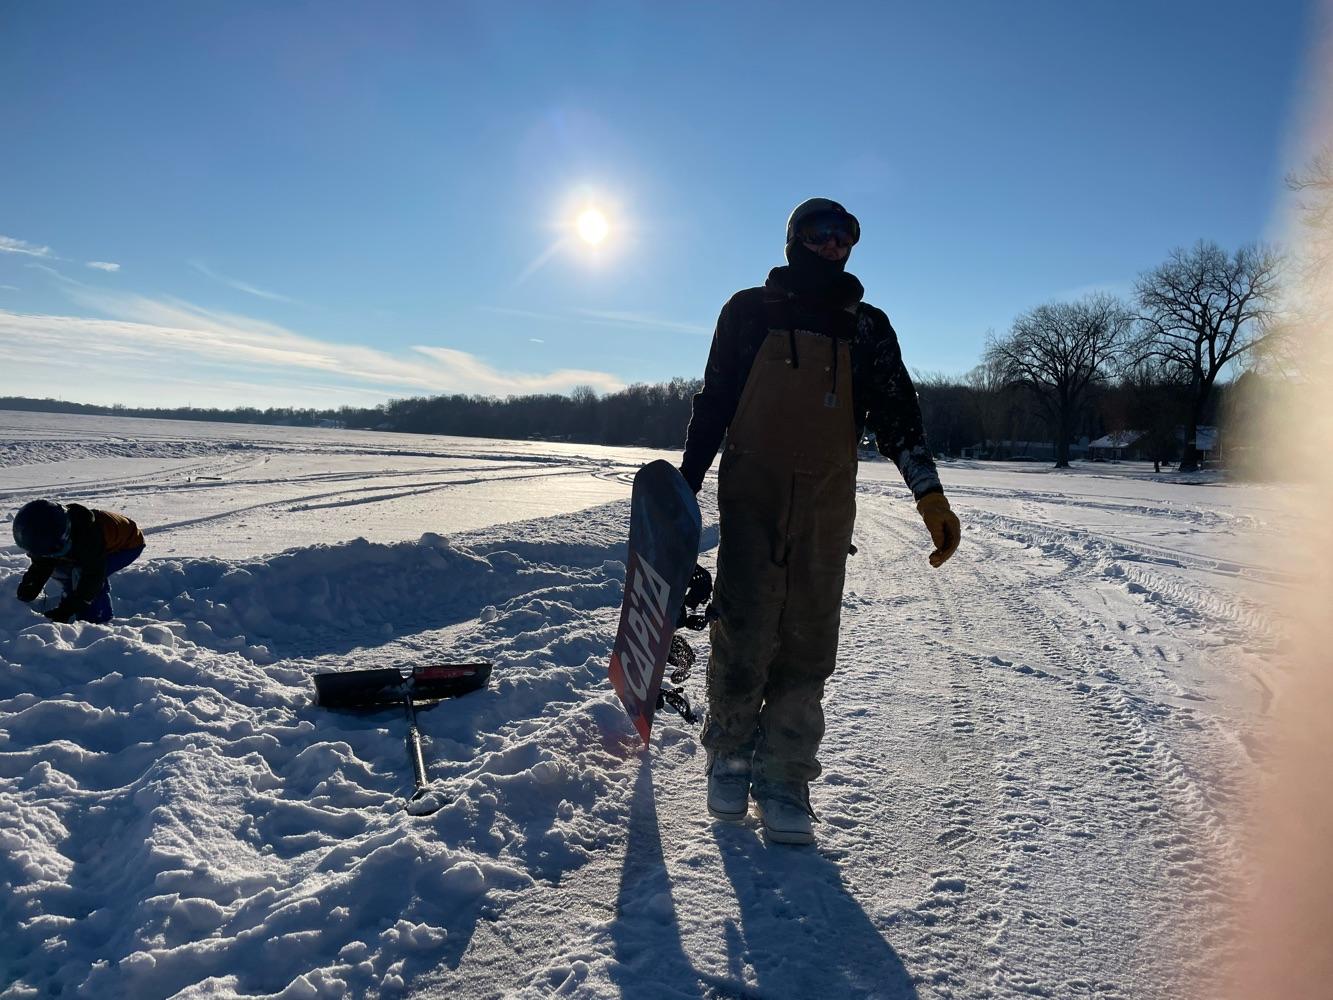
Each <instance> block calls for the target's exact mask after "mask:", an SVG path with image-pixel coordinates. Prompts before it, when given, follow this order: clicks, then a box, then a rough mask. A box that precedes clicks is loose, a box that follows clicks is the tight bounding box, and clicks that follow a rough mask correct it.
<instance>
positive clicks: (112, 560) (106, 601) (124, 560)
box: [52, 545, 144, 625]
mask: <svg viewBox="0 0 1333 1000" xmlns="http://www.w3.org/2000/svg"><path fill="white" fill-rule="evenodd" d="M143 550H144V547H143V546H142V545H140V546H139V547H138V548H137V549H124V550H122V551H120V552H112V553H110V554H108V555H107V557H106V580H105V582H103V584H102V589H101V590H100V591H98V593H97V596H96V597H94V598H93V599H92V600H91V601H89V602H88V607H86V608H84V609H83V610H82V611H81V612H79V613H78V614H77V615H75V616H74V621H84V622H92V623H93V624H94V625H104V624H105V623H107V622H109V621H110V620H111V616H112V613H113V609H112V605H111V574H112V573H116V572H119V571H120V570H122V569H124V568H125V567H126V566H128V565H129V564H130V563H132V562H134V560H136V559H138V558H139V557H140V556H141V555H143ZM52 575H53V576H54V577H55V579H56V580H58V581H59V582H60V586H61V588H62V590H63V592H62V595H61V596H62V598H63V596H64V594H68V593H69V592H70V590H71V589H72V586H73V581H72V578H71V576H70V575H69V574H68V571H67V572H66V573H61V571H60V570H56V572H55V573H54V574H52Z"/></svg>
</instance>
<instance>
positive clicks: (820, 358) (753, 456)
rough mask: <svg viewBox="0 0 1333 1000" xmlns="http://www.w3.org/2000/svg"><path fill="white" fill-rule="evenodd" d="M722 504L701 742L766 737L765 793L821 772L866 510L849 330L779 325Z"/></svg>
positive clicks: (749, 394) (741, 410)
mask: <svg viewBox="0 0 1333 1000" xmlns="http://www.w3.org/2000/svg"><path fill="white" fill-rule="evenodd" d="M835 345H836V347H835ZM835 351H836V355H835ZM718 513H719V521H720V534H721V537H720V542H719V545H718V557H717V585H716V590H715V594H714V603H713V607H714V609H715V611H716V613H717V618H716V620H715V621H714V622H713V625H712V630H711V633H710V636H711V640H712V654H711V658H710V660H709V664H708V718H707V722H706V723H705V726H704V732H703V737H702V742H703V744H704V746H705V747H707V748H708V749H710V750H713V751H716V752H719V753H735V752H746V751H748V750H749V749H750V748H753V750H754V760H753V765H752V770H751V780H752V783H753V786H754V788H755V792H756V795H759V794H761V793H762V792H763V790H764V789H765V788H766V787H769V786H782V785H788V786H790V785H797V786H799V787H800V788H801V789H802V790H804V786H805V783H806V782H808V781H810V779H812V778H814V777H816V776H817V775H818V774H819V761H818V760H817V759H816V757H815V752H816V750H817V749H818V748H819V742H820V740H821V739H822V738H823V735H824V711H823V707H822V705H821V704H820V702H821V700H822V698H823V694H824V681H825V680H827V678H828V677H829V675H830V674H832V673H833V666H834V661H835V659H836V656H837V650H838V624H839V612H840V611H841V607H842V586H843V577H844V573H845V570H846V562H847V550H848V546H849V545H850V543H851V537H852V523H853V521H854V520H855V517H856V425H855V418H854V416H853V411H852V370H851V352H850V348H849V346H848V344H847V342H846V341H842V340H834V339H833V338H830V337H827V336H824V335H823V334H819V333H811V332H808V331H800V330H797V331H795V332H794V333H793V331H790V330H774V329H770V330H769V333H768V337H767V339H766V340H765V341H764V343H763V346H762V347H761V348H760V350H759V353H758V355H757V356H756V358H755V361H754V366H753V367H752V368H751V370H750V375H749V378H748V380H747V381H746V383H745V388H744V390H743V391H742V393H741V398H740V401H739V403H738V404H737V407H736V415H735V417H734V418H733V419H732V422H731V424H730V426H729V428H728V430H727V441H726V449H725V451H724V453H723V456H722V462H721V465H720V466H719V468H718Z"/></svg>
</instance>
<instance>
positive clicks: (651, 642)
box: [610, 459, 702, 746]
mask: <svg viewBox="0 0 1333 1000" xmlns="http://www.w3.org/2000/svg"><path fill="white" fill-rule="evenodd" d="M629 520H630V524H629V557H628V559H627V560H626V561H625V597H624V600H623V601H622V602H621V605H620V628H619V630H618V631H617V632H616V641H615V645H614V646H612V648H611V669H610V673H611V684H612V686H613V687H614V688H615V689H616V694H618V695H620V700H621V702H623V703H624V705H625V711H626V712H628V713H629V717H630V720H631V721H632V722H633V723H634V728H635V729H637V730H638V732H639V735H640V736H641V737H642V738H643V743H644V746H647V745H648V739H649V736H650V734H651V733H652V728H653V714H654V713H655V712H656V711H657V695H658V692H659V691H660V690H661V687H662V673H663V671H664V669H665V667H666V662H667V655H668V653H670V652H671V637H672V636H673V635H674V634H675V631H676V624H677V621H678V619H679V616H680V613H681V608H682V606H683V604H684V602H685V592H686V590H687V588H688V587H689V583H690V576H691V574H692V573H693V572H694V567H695V562H696V560H697V559H698V557H699V534H700V531H701V528H702V518H701V517H700V514H699V503H698V501H697V500H695V498H694V493H693V492H691V490H690V487H689V486H688V485H687V484H686V482H685V479H684V477H683V476H681V474H680V471H679V470H678V469H677V468H676V467H675V466H674V465H672V464H671V463H670V462H665V461H662V460H660V459H659V460H658V461H656V462H649V463H648V464H647V465H645V466H644V467H643V468H642V469H640V470H639V471H638V473H636V474H635V476H634V489H633V491H632V493H631V496H630V515H629Z"/></svg>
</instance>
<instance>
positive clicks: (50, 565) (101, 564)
mask: <svg viewBox="0 0 1333 1000" xmlns="http://www.w3.org/2000/svg"><path fill="white" fill-rule="evenodd" d="M65 509H66V510H67V511H69V520H70V548H69V552H68V553H67V554H65V555H63V556H59V557H57V558H52V559H48V558H45V557H43V556H33V557H32V565H31V566H29V567H28V572H26V573H24V574H23V579H22V580H21V581H20V582H19V587H18V592H19V594H20V595H23V594H30V595H31V597H28V598H26V599H27V600H31V599H32V598H33V597H36V596H37V595H38V594H40V593H41V591H42V588H43V587H44V586H46V581H47V580H49V579H51V574H52V573H54V572H55V571H56V569H57V568H69V569H70V570H73V571H74V572H72V573H71V575H70V579H71V582H72V587H71V589H70V591H69V593H67V594H66V595H65V597H64V599H63V600H62V601H61V602H60V604H59V606H58V608H57V610H59V611H73V612H79V611H82V610H83V609H84V608H86V607H87V606H88V605H89V603H90V602H91V601H92V600H93V598H95V597H96V596H97V595H98V593H99V592H100V591H101V589H102V584H104V583H105V582H106V538H105V535H104V534H103V532H102V527H101V525H99V524H98V523H97V517H96V515H95V514H94V512H93V511H91V510H89V509H88V508H87V507H84V506H83V505H82V504H77V503H71V504H66V505H65Z"/></svg>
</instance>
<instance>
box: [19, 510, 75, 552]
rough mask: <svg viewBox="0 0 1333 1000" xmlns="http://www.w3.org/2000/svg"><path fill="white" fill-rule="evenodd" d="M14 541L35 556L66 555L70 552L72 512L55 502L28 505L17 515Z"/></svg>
mask: <svg viewBox="0 0 1333 1000" xmlns="http://www.w3.org/2000/svg"><path fill="white" fill-rule="evenodd" d="M14 541H16V542H18V543H19V548H21V549H24V550H25V551H27V552H28V553H29V554H31V555H34V556H45V557H47V558H50V557H52V556H63V555H64V554H65V553H66V552H68V551H69V542H70V521H69V511H67V510H65V508H64V507H62V506H61V505H60V504H58V503H56V502H55V501H54V500H33V501H32V502H31V503H25V504H24V505H23V506H22V507H21V508H19V512H18V513H17V514H15V515H14Z"/></svg>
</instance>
